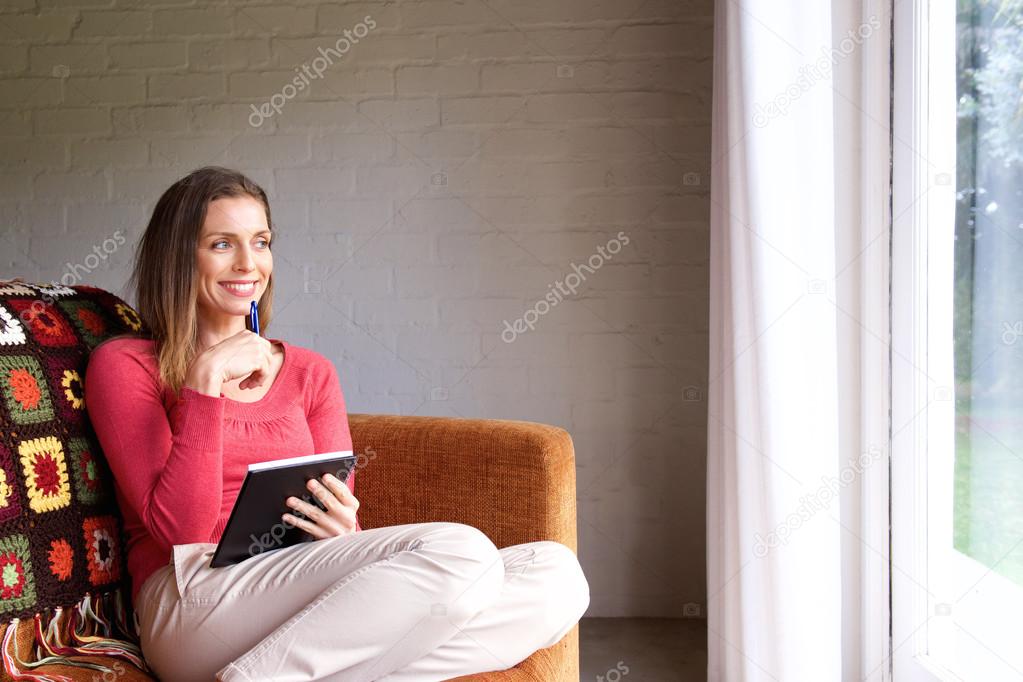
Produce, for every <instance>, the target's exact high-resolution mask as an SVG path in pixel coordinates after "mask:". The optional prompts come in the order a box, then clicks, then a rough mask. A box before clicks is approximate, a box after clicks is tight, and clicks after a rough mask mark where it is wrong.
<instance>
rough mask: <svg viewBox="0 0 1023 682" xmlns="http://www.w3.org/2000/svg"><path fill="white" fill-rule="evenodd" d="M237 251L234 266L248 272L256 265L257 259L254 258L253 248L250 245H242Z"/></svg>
mask: <svg viewBox="0 0 1023 682" xmlns="http://www.w3.org/2000/svg"><path fill="white" fill-rule="evenodd" d="M235 253H236V255H235V264H234V266H235V267H236V268H238V269H239V270H243V271H245V272H248V271H249V270H251V269H252V268H254V267H255V261H254V259H253V258H252V250H251V249H250V248H249V247H248V245H242V246H241V248H239V249H238V250H237V251H236V252H235Z"/></svg>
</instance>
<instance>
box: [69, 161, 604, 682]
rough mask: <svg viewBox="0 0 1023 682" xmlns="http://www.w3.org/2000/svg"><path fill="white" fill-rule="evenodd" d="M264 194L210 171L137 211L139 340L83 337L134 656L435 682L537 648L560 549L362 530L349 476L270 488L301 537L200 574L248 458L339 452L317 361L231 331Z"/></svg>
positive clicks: (560, 591) (574, 586) (240, 327)
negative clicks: (117, 527) (128, 593)
mask: <svg viewBox="0 0 1023 682" xmlns="http://www.w3.org/2000/svg"><path fill="white" fill-rule="evenodd" d="M273 234H274V230H273V229H272V221H271V218H270V205H269V202H268V200H267V197H266V194H265V193H264V191H263V190H262V189H261V188H260V187H259V186H258V185H257V184H255V183H254V182H252V181H251V180H250V179H248V178H247V177H245V176H244V175H242V174H240V173H238V172H236V171H232V170H228V169H225V168H219V167H207V168H201V169H199V170H196V171H194V172H193V173H191V174H190V175H188V176H187V177H184V178H182V179H181V180H179V181H178V182H176V183H174V184H173V185H172V186H171V187H170V188H169V189H168V190H167V191H166V192H164V194H163V196H161V197H160V200H159V201H158V202H157V204H156V207H155V208H154V210H153V215H152V218H151V219H150V221H149V225H148V227H147V228H146V231H145V234H144V235H143V237H142V240H141V242H140V244H139V248H138V251H137V252H136V256H135V263H134V269H133V272H132V276H131V282H130V283H131V284H132V285H133V286H134V288H135V289H136V291H137V301H138V312H139V314H140V315H141V316H142V318H143V320H144V321H145V322H146V324H147V327H148V328H149V330H150V332H151V338H139V337H117V338H114V339H109V340H107V341H106V342H104V343H102V344H100V345H99V346H97V347H96V348H95V349H94V351H93V352H92V355H91V357H90V362H89V365H88V371H87V374H86V393H87V395H88V401H87V405H88V411H89V416H90V419H91V422H92V424H93V426H94V428H95V431H96V434H97V436H98V438H99V441H100V444H101V445H102V447H103V450H104V452H105V454H106V457H107V460H108V461H109V463H110V468H111V470H112V472H113V474H114V479H115V483H116V494H117V499H118V503H119V505H120V507H121V511H122V513H123V515H124V519H125V533H126V535H127V537H128V540H127V547H128V549H127V553H128V569H129V573H130V575H131V579H132V597H133V603H134V605H135V610H136V617H137V623H138V628H139V634H140V638H141V643H142V650H143V652H144V654H145V656H146V660H147V661H148V662H149V663H150V665H151V666H152V667H153V669H154V671H155V672H156V673H157V674H158V675H159V676H160V677H161V678H162V679H166V680H175V682H183V681H187V680H203V681H204V682H205V681H208V680H210V679H211V678H214V676H215V678H216V679H218V680H271V679H272V680H377V679H383V680H444V679H448V678H451V677H456V676H458V675H464V674H470V673H476V672H484V671H491V670H503V669H506V668H509V667H512V666H514V665H515V664H517V663H519V662H520V661H522V660H523V659H525V658H527V657H528V656H529V655H530V654H532V653H533V651H535V650H537V649H539V648H543V647H546V646H550V645H553V644H554V643H555V642H557V641H558V640H560V639H561V638H562V636H564V635H565V633H567V632H568V630H569V629H571V628H572V626H573V625H574V624H575V623H576V622H577V621H578V619H579V618H580V617H581V616H582V613H583V611H585V609H586V607H587V605H588V604H589V586H588V584H587V582H586V579H585V577H584V576H583V573H582V570H581V569H580V567H579V563H578V561H577V560H576V557H575V555H574V554H573V552H572V551H571V550H570V549H569V548H567V547H566V546H565V545H563V544H560V543H557V542H552V541H542V542H530V543H525V544H521V545H516V546H513V547H506V548H504V549H500V550H498V549H497V548H496V547H495V546H494V544H493V543H492V542H491V541H490V540H489V539H488V538H487V537H486V536H485V535H484V534H483V533H482V532H481V531H479V530H477V529H475V528H473V527H471V526H467V525H464V524H458V523H441V522H438V523H420V524H407V525H400V526H391V527H386V528H375V529H371V530H362V528H361V527H360V525H359V521H358V517H357V511H358V508H359V501H358V499H357V498H356V497H355V479H354V475H353V476H352V477H350V478H349V479H348V481H347V485H345V484H344V483H341V482H340V481H338V480H337V479H334V478H332V477H329V475H328V477H325V478H324V479H323V480H310V482H309V491H310V493H312V494H313V495H315V496H316V498H317V499H318V500H319V501H320V503H321V504H323V506H324V511H320V509H319V508H318V507H317V506H315V505H313V504H310V503H309V502H307V501H305V500H301V499H298V498H290V499H289V500H288V504H289V506H290V507H291V511H292V512H294V513H295V514H297V515H293V514H291V513H285V514H284V515H283V516H282V521H283V522H285V523H291V524H294V525H297V526H298V527H300V528H302V529H303V530H305V531H306V532H307V534H308V537H309V539H310V540H311V541H309V542H305V543H300V544H298V545H293V546H291V547H287V548H283V549H278V550H276V551H274V552H269V553H262V554H257V555H256V556H254V557H251V558H249V559H246V560H245V561H242V562H241V563H238V564H235V565H233V566H229V567H224V568H210V567H209V565H208V564H209V559H210V557H211V556H212V554H213V550H214V548H215V547H216V543H217V541H218V540H219V538H220V535H221V533H222V532H223V530H224V525H225V523H226V521H227V518H228V515H229V514H230V511H231V508H232V505H233V504H234V501H235V498H236V497H237V494H238V489H239V486H240V484H241V481H242V478H243V477H244V474H245V471H246V468H247V466H248V464H249V463H251V462H257V461H265V460H270V459H278V458H283V457H293V456H297V455H303V454H312V453H320V452H333V451H338V450H350V449H352V440H351V436H350V434H349V429H348V418H347V414H346V411H345V402H344V398H343V396H342V393H341V387H340V384H339V381H338V377H337V374H336V372H335V370H334V366H333V364H332V363H331V362H330V361H329V360H327V359H326V358H325V357H323V356H322V355H320V354H318V353H316V352H314V351H312V350H308V349H305V348H301V347H299V346H293V345H291V344H289V343H286V342H285V341H283V340H281V339H272V338H264V337H263V336H260V335H258V334H256V333H253V332H251V331H249V330H247V329H246V328H245V315H246V314H247V313H248V311H249V305H250V301H258V305H259V317H260V320H262V321H263V326H264V327H265V326H266V324H267V323H269V321H270V318H271V306H272V301H273V255H272V253H271V249H270V245H271V242H272V241H273Z"/></svg>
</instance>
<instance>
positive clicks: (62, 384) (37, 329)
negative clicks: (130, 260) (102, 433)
mask: <svg viewBox="0 0 1023 682" xmlns="http://www.w3.org/2000/svg"><path fill="white" fill-rule="evenodd" d="M141 328H142V323H141V320H140V319H139V316H138V314H137V313H136V312H135V311H134V310H133V309H132V308H131V307H130V306H128V305H127V304H126V303H125V302H124V301H122V300H121V299H119V298H118V297H116V296H114V295H112V294H110V293H108V292H106V291H103V290H101V289H97V288H94V287H89V286H84V285H79V286H74V287H65V286H60V285H56V284H50V285H45V284H32V283H26V282H20V281H10V280H7V281H0V622H3V621H7V622H6V623H5V624H4V625H0V628H2V629H3V632H4V636H3V645H2V646H3V649H2V653H3V663H4V669H5V671H6V672H7V673H8V674H10V676H11V678H13V679H68V678H64V677H62V676H59V675H58V676H48V675H46V674H44V673H42V671H41V669H39V670H37V671H36V672H35V673H33V672H29V669H34V668H38V667H39V666H40V665H42V664H43V663H57V662H59V663H60V664H62V665H76V663H75V662H74V660H73V659H72V658H71V657H73V656H76V655H82V654H90V655H92V654H105V655H107V656H115V657H118V658H123V659H126V660H129V661H131V662H132V663H134V664H135V665H137V666H139V667H142V668H143V669H145V664H144V662H143V661H142V656H141V653H140V651H139V649H138V647H137V642H138V639H137V634H136V632H135V629H134V627H133V625H134V624H133V623H131V622H129V621H130V620H131V619H130V618H128V614H129V613H130V611H131V610H130V604H129V603H128V601H129V599H130V594H131V592H130V585H129V582H128V576H127V570H126V564H125V556H124V551H123V547H124V544H123V542H122V540H123V538H122V529H121V520H120V514H119V512H118V507H117V503H116V499H115V497H114V492H113V478H112V475H111V473H110V471H109V469H108V468H107V465H106V463H105V460H104V457H103V453H102V451H101V450H100V447H99V442H98V441H97V439H96V436H95V434H94V433H93V431H92V427H91V426H90V424H89V420H88V417H87V413H86V410H85V401H86V399H87V397H86V396H85V393H84V390H83V387H84V382H83V378H84V376H85V366H86V361H87V359H88V355H89V352H90V351H91V350H92V349H93V348H95V347H96V345H98V344H99V343H100V342H101V341H103V340H104V339H106V338H108V337H110V336H114V335H117V334H125V333H129V334H131V333H136V332H139V330H140V329H141ZM68 612H70V614H69V615H68ZM62 615H64V616H66V617H64V618H61V616H62ZM23 619H32V620H35V621H36V622H35V625H34V628H35V630H36V631H37V637H36V647H34V648H35V651H34V652H31V651H21V652H18V651H16V649H17V641H18V637H16V630H17V626H18V624H19V622H20V621H22V620H23ZM12 649H13V650H12ZM33 653H34V654H35V656H34V659H35V660H26V659H33V656H32V655H31V654H33ZM81 665H83V667H89V668H93V669H96V670H107V669H109V666H107V667H106V668H104V666H102V665H97V664H95V663H81ZM104 679H106V677H104Z"/></svg>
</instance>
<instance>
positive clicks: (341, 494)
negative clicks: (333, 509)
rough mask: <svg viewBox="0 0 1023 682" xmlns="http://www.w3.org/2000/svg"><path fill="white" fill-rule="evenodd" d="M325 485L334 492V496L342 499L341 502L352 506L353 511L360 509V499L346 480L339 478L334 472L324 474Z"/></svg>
mask: <svg viewBox="0 0 1023 682" xmlns="http://www.w3.org/2000/svg"><path fill="white" fill-rule="evenodd" d="M323 485H324V486H326V488H327V490H329V491H330V492H331V493H333V494H334V497H335V498H337V499H338V500H340V501H341V504H343V505H345V506H346V507H351V508H352V510H353V511H355V510H358V508H359V500H357V499H356V497H355V495H354V494H353V493H352V490H351V488H349V487H348V486H347V485H346V484H345V482H344V481H342V480H341V479H339V478H338V477H337V476H335V475H334V474H324V475H323Z"/></svg>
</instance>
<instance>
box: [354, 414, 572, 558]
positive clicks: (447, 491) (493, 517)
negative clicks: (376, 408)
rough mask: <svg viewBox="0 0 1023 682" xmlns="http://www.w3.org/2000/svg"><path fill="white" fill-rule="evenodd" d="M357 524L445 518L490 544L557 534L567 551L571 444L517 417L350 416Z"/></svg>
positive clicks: (564, 435)
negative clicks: (479, 534) (481, 534)
mask: <svg viewBox="0 0 1023 682" xmlns="http://www.w3.org/2000/svg"><path fill="white" fill-rule="evenodd" d="M348 422H349V426H350V428H351V433H352V443H353V448H354V450H355V452H356V453H357V454H359V455H362V456H360V464H362V466H361V468H359V469H358V471H357V472H356V479H355V495H356V497H358V498H359V503H360V506H359V522H360V524H361V526H362V527H363V528H367V529H368V528H377V527H380V526H391V525H397V524H403V523H421V522H426V521H454V522H458V523H465V524H468V525H470V526H475V527H476V528H479V529H480V530H482V531H483V532H484V533H486V534H487V536H489V537H490V539H491V540H492V541H493V543H494V544H495V545H497V546H498V547H507V546H509V545H516V544H520V543H523V542H531V541H534V540H557V541H558V542H561V543H563V544H565V545H567V546H568V547H570V548H571V549H572V550H573V551H577V550H578V547H577V537H576V499H575V450H574V448H573V445H572V438H571V436H570V435H569V434H568V432H567V431H565V430H564V429H561V428H558V427H555V426H548V425H545V424H537V423H533V422H525V421H512V420H503V419H456V418H451V417H412V416H408V417H406V416H399V415H375V414H350V415H349V416H348Z"/></svg>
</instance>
